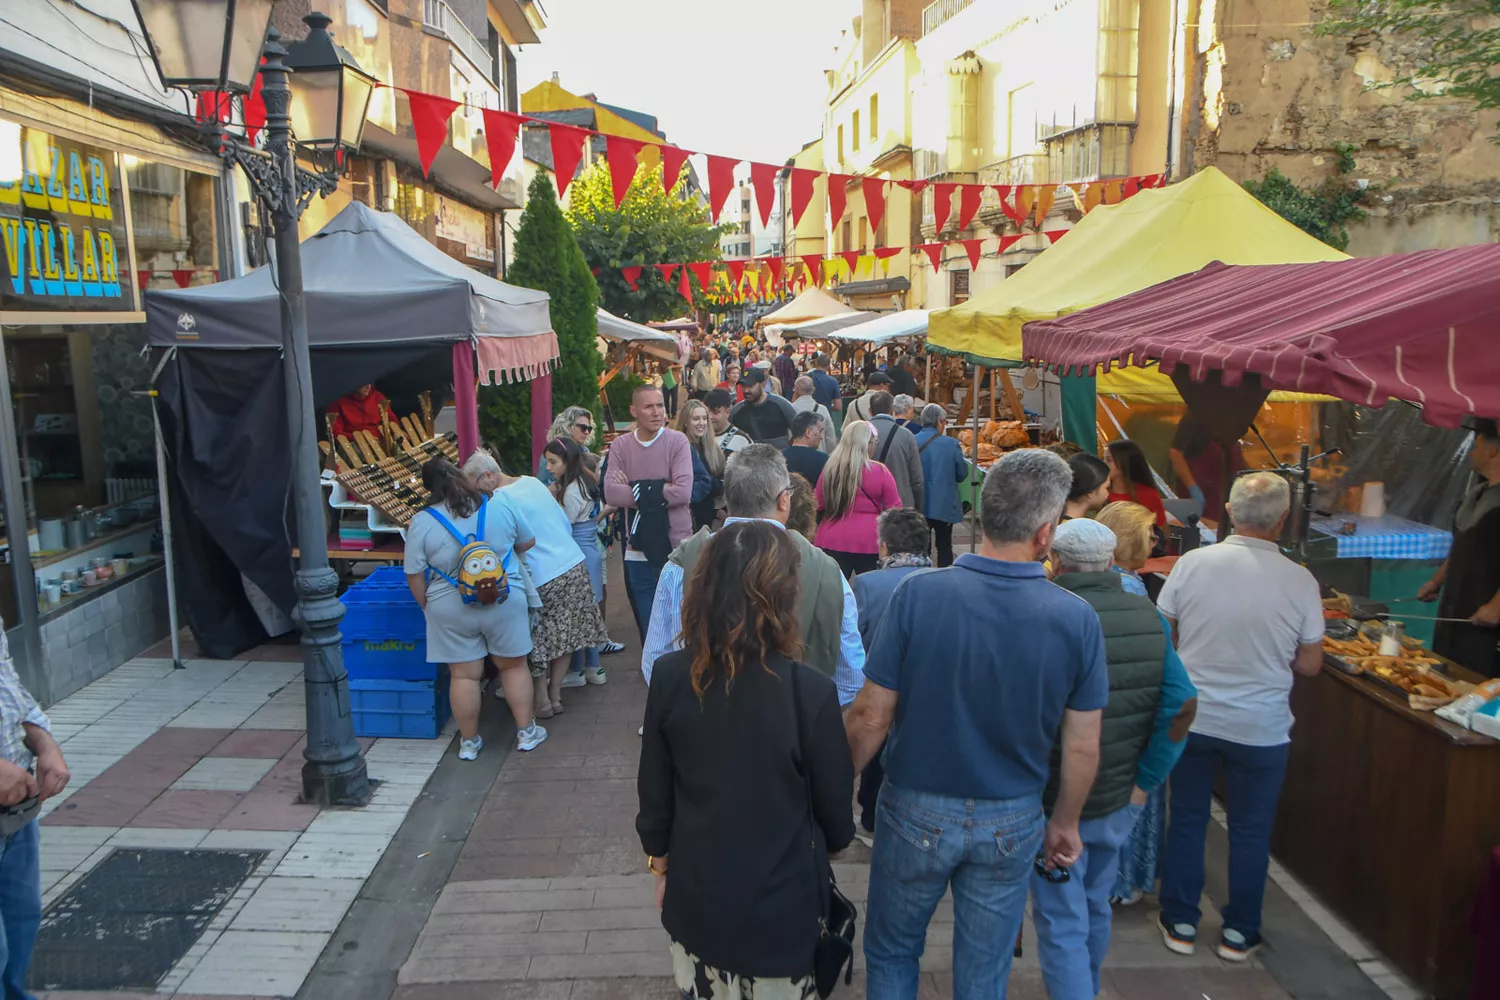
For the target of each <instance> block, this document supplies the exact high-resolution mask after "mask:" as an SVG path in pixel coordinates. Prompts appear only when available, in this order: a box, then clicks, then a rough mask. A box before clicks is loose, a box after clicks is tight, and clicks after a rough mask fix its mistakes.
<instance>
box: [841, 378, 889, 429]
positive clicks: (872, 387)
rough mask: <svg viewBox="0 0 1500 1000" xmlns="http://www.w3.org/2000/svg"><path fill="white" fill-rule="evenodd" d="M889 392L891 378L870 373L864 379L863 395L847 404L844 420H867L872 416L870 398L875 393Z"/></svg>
mask: <svg viewBox="0 0 1500 1000" xmlns="http://www.w3.org/2000/svg"><path fill="white" fill-rule="evenodd" d="M890 391H891V377H890V376H889V375H887V374H886V373H885V372H882V371H874V372H871V373H870V374H869V375H867V376H866V377H865V394H864V395H863V396H861V397H859V398H858V399H856V400H855V401H854V402H852V403H850V404H849V410H848V412H847V413H846V414H845V416H844V420H845V421H849V420H869V419H870V417H872V416H874V413H873V412H872V411H871V410H870V397H871V396H873V395H875V394H876V393H877V392H885V393H889V392H890Z"/></svg>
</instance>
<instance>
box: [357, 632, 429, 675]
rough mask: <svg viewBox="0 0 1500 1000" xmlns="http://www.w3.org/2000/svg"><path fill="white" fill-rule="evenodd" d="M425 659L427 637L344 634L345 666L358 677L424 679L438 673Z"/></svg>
mask: <svg viewBox="0 0 1500 1000" xmlns="http://www.w3.org/2000/svg"><path fill="white" fill-rule="evenodd" d="M440 666H442V664H439V663H428V662H427V640H426V639H425V638H420V639H387V638H370V639H362V638H358V637H355V638H350V637H349V636H348V635H345V636H344V669H345V670H346V671H348V673H349V676H350V677H351V678H358V679H360V680H372V681H373V680H386V681H424V680H431V679H432V678H434V677H436V676H437V672H438V668H439V667H440Z"/></svg>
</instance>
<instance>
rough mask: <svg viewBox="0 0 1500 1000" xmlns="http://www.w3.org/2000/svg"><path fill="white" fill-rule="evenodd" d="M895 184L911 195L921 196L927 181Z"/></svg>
mask: <svg viewBox="0 0 1500 1000" xmlns="http://www.w3.org/2000/svg"><path fill="white" fill-rule="evenodd" d="M896 183H897V184H898V185H900V186H901V187H904V188H906V190H908V191H910V192H911V193H912V194H921V193H922V189H923V188H925V187H926V186H927V181H897V182H896Z"/></svg>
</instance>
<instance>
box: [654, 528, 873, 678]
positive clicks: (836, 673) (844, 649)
mask: <svg viewBox="0 0 1500 1000" xmlns="http://www.w3.org/2000/svg"><path fill="white" fill-rule="evenodd" d="M762 520H763V521H765V522H766V523H767V524H774V525H776V527H778V528H782V529H785V527H786V525H784V524H782V523H781V522H780V521H773V520H771V519H769V518H755V517H727V518H725V519H724V527H726V528H727V527H729V525H731V524H734V523H735V522H736V521H762ZM839 582H840V583H842V584H843V587H844V617H843V621H842V622H840V624H839V662H838V665H837V666H836V667H834V670H833V683H834V686H835V687H837V688H838V690H839V705H841V706H848V705H849V704H850V703H851V702H852V701H854V696H855V695H857V694H859V689H860V688H861V687H863V686H864V683H865V647H864V643H863V642H861V641H860V638H859V607H858V606H857V605H856V604H855V602H854V591H852V590H850V589H849V581H848V580H846V579H844V576H843V574H842V573H840V574H839ZM681 632H682V567H681V566H679V565H677V564H676V563H674V562H668V563H667V564H666V565H665V566H663V567H662V568H661V576H660V577H659V578H658V579H657V581H656V597H655V598H653V600H652V603H651V624H650V625H649V626H648V627H647V629H646V642H645V644H644V645H643V646H642V648H641V674H642V676H644V677H645V678H646V684H647V685H650V683H651V668H652V667H653V666H655V665H656V661H657V660H658V659H660V658H661V657H663V656H666V655H667V654H668V653H670V652H672V651H673V650H676V649H681V648H682V643H681V642H679V641H678V639H679V638H680V633H681Z"/></svg>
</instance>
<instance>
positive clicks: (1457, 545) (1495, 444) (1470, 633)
mask: <svg viewBox="0 0 1500 1000" xmlns="http://www.w3.org/2000/svg"><path fill="white" fill-rule="evenodd" d="M1467 426H1468V428H1469V429H1470V430H1472V431H1473V432H1474V447H1473V449H1472V450H1471V451H1470V452H1469V461H1470V463H1472V465H1473V467H1474V473H1475V475H1476V476H1477V477H1478V478H1477V479H1476V480H1475V482H1474V486H1473V488H1472V489H1470V490H1469V492H1468V493H1466V494H1465V495H1464V499H1463V502H1462V503H1461V504H1460V505H1459V508H1458V513H1457V514H1456V515H1455V516H1454V518H1453V547H1452V548H1451V549H1450V550H1449V552H1448V558H1447V559H1445V560H1444V561H1443V565H1442V566H1441V567H1439V568H1438V571H1437V572H1436V573H1434V574H1433V576H1432V579H1431V580H1428V581H1427V582H1426V583H1425V584H1423V585H1422V589H1421V590H1419V591H1417V596H1418V597H1419V598H1421V599H1422V600H1424V601H1431V600H1436V599H1437V597H1438V595H1439V594H1441V595H1442V601H1441V603H1439V604H1438V616H1439V617H1441V618H1467V619H1469V622H1470V623H1472V624H1462V623H1454V622H1439V623H1438V624H1437V627H1436V629H1435V630H1434V632H1433V637H1432V648H1433V649H1434V650H1436V651H1437V652H1438V653H1439V654H1441V655H1443V656H1446V657H1448V658H1449V659H1450V660H1453V661H1455V662H1457V663H1460V664H1462V665H1463V666H1465V667H1468V668H1469V669H1470V670H1473V671H1474V672H1475V673H1479V674H1483V675H1484V676H1486V677H1500V655H1497V653H1496V643H1497V642H1500V631H1496V626H1497V625H1500V430H1497V428H1496V426H1495V421H1493V420H1488V419H1473V420H1470V421H1469V422H1468V425H1467Z"/></svg>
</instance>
